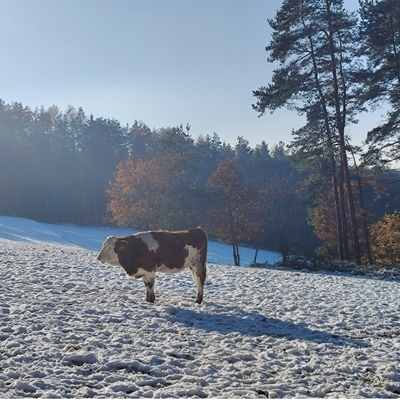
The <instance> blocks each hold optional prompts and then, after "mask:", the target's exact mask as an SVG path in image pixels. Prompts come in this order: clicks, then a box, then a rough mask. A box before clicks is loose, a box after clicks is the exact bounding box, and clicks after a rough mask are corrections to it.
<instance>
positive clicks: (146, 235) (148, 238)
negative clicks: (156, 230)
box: [138, 232, 159, 251]
mask: <svg viewBox="0 0 400 400" xmlns="http://www.w3.org/2000/svg"><path fill="white" fill-rule="evenodd" d="M138 237H139V238H140V239H142V240H143V242H145V243H146V245H147V248H148V249H149V251H156V250H157V249H158V247H159V244H158V243H157V241H156V240H155V239H154V237H153V235H152V234H151V232H142V233H140V234H139V235H138Z"/></svg>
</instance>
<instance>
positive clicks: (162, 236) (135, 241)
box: [97, 227, 207, 304]
mask: <svg viewBox="0 0 400 400" xmlns="http://www.w3.org/2000/svg"><path fill="white" fill-rule="evenodd" d="M206 258H207V234H206V232H205V231H204V230H203V229H202V228H200V227H197V228H194V229H188V230H186V231H148V232H139V233H136V234H133V235H129V236H123V237H115V236H109V237H107V238H106V239H105V241H104V243H103V247H102V249H101V251H100V254H99V256H98V257H97V259H98V260H99V261H100V262H102V263H103V264H110V265H114V266H121V267H122V268H123V269H124V270H125V272H126V273H127V274H128V275H129V276H132V277H134V278H143V281H144V283H145V285H146V290H147V295H146V300H147V301H149V302H151V303H153V302H154V299H155V296H154V283H155V275H156V272H164V273H175V272H179V271H182V270H184V269H186V268H189V269H190V271H191V272H192V275H193V278H194V280H195V282H196V286H197V297H196V303H199V304H200V303H201V302H202V300H203V288H204V281H205V280H206V272H207V269H206Z"/></svg>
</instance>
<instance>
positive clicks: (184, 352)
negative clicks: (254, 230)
mask: <svg viewBox="0 0 400 400" xmlns="http://www.w3.org/2000/svg"><path fill="white" fill-rule="evenodd" d="M29 224H31V225H29ZM57 229H59V232H63V233H62V234H61V233H57ZM69 229H70V230H71V232H74V233H76V232H77V231H79V232H81V235H82V238H84V239H82V240H86V243H89V242H90V240H93V244H96V246H97V242H96V241H97V240H98V239H97V236H98V233H97V232H98V231H96V230H95V229H94V228H93V229H92V228H86V229H85V228H79V229H77V228H76V227H70V228H69ZM34 230H36V233H33V231H34ZM107 234H108V232H106V231H105V236H106V235H107ZM62 235H64V238H65V227H59V228H56V226H49V225H44V224H38V223H34V222H32V221H31V222H29V221H26V220H21V219H13V218H4V217H1V218H0V246H1V247H0V268H1V277H2V279H1V290H0V397H5V398H9V397H47V398H49V397H51V398H57V397H64V398H65V397H81V398H82V397H103V398H104V397H120V398H121V397H133V398H137V397H149V398H152V397H154V398H164V397H200V398H206V397H213V398H241V397H247V398H258V397H260V398H265V397H269V398H283V397H286V398H291V397H303V398H304V397H333V398H338V397H341V398H343V397H346V398H354V397H358V398H359V397H375V398H376V397H385V398H388V397H399V396H400V365H399V360H400V319H399V305H400V286H399V284H400V283H399V281H398V280H389V279H386V280H383V279H371V278H366V277H354V276H347V275H343V274H312V273H307V272H298V271H296V272H294V271H290V270H285V269H272V268H268V269H256V268H245V267H232V266H227V265H217V264H211V263H210V264H208V279H207V283H206V286H205V296H204V303H203V304H201V305H198V304H195V303H194V296H195V293H196V290H195V285H194V282H193V280H192V277H191V275H190V273H189V272H188V271H185V272H183V273H180V274H175V275H165V274H158V275H157V279H156V302H155V303H154V304H150V303H146V302H145V301H144V296H145V288H144V285H143V282H142V281H141V280H134V279H129V278H127V277H126V276H125V274H124V272H123V270H122V269H121V268H120V269H118V268H116V267H111V266H103V265H101V264H100V263H98V262H97V261H96V256H97V251H94V249H93V247H90V246H89V245H87V247H86V248H85V247H84V246H82V242H80V240H81V239H79V238H78V236H79V235H77V236H76V237H75V238H74V242H71V240H72V239H71V238H69V239H68V240H62V237H63V236H62ZM91 238H92V239H91ZM95 242H96V243H95ZM66 243H67V244H66Z"/></svg>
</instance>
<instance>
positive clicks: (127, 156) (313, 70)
mask: <svg viewBox="0 0 400 400" xmlns="http://www.w3.org/2000/svg"><path fill="white" fill-rule="evenodd" d="M269 23H270V25H271V27H272V28H273V36H272V40H271V42H270V44H269V45H268V46H267V48H266V50H267V52H268V55H269V61H271V62H274V63H275V65H276V69H275V72H274V74H273V77H272V81H271V82H270V83H269V84H267V85H266V86H264V87H261V88H259V89H258V90H255V91H254V95H255V98H256V104H254V106H253V107H254V109H255V110H256V111H257V112H258V113H259V114H260V115H262V114H264V113H265V112H266V111H267V110H270V111H274V110H276V109H278V108H281V107H288V108H289V109H292V110H293V111H294V112H298V113H302V114H304V115H305V116H306V125H305V126H303V127H301V128H300V129H298V130H296V131H294V132H293V140H292V142H291V143H290V144H289V145H288V146H286V145H285V144H284V143H281V142H280V143H277V144H273V145H271V147H270V146H269V145H268V144H267V143H265V142H261V143H260V144H258V145H257V146H255V147H254V148H252V147H251V146H250V145H249V142H248V141H247V140H246V139H245V136H240V137H238V138H237V142H236V143H235V144H233V145H231V144H227V143H225V142H222V141H221V139H220V137H219V136H218V134H217V133H215V132H214V133H212V134H207V135H205V136H200V137H198V138H193V137H192V136H191V134H190V126H189V125H186V126H183V125H179V126H176V127H162V128H159V129H150V128H149V127H148V126H146V124H145V123H143V122H141V121H135V122H134V123H133V125H132V126H121V124H120V123H119V122H118V121H117V120H115V119H105V118H101V117H98V118H95V117H94V116H93V115H86V113H85V111H84V110H83V109H81V108H79V109H75V108H74V107H72V106H70V107H69V108H68V109H67V110H65V111H61V110H60V109H59V108H58V107H57V106H53V107H50V108H48V109H44V108H43V107H41V108H37V109H35V110H31V109H30V108H28V107H25V106H23V105H22V104H21V103H18V102H14V103H11V104H6V103H5V102H4V101H0V185H1V187H2V188H3V190H2V191H1V194H0V214H3V215H15V216H21V217H26V218H32V219H36V220H39V221H45V222H57V223H60V222H61V223H74V224H78V225H101V224H118V225H121V226H127V227H132V228H135V229H154V228H161V229H186V228H188V227H195V226H197V225H201V226H202V227H204V228H205V229H206V230H207V231H208V232H209V234H210V236H211V237H213V238H216V239H219V240H221V241H224V242H227V243H229V244H231V245H232V251H233V259H234V263H235V264H240V254H239V245H242V244H247V245H251V246H254V247H255V248H267V249H271V250H277V251H279V252H280V253H281V254H282V256H283V261H284V263H285V264H288V263H300V262H301V261H302V260H304V259H307V260H311V259H314V260H316V262H321V260H340V261H354V262H356V263H357V264H360V263H365V264H368V263H369V264H371V263H380V264H388V263H389V264H398V263H399V260H398V254H399V246H400V244H399V243H400V240H398V239H396V238H398V235H399V231H398V229H399V225H398V211H399V202H400V173H399V171H398V170H396V169H394V168H393V164H391V163H393V161H397V162H399V161H400V151H399V150H400V148H399V146H400V144H399V143H400V136H399V132H400V122H399V121H400V120H399V115H400V107H399V106H400V97H399V93H400V59H399V50H400V35H399V32H400V4H399V2H396V1H395V0H381V1H373V0H362V1H360V9H359V12H358V13H349V12H347V11H346V10H345V9H344V7H343V1H341V0H310V1H304V0H286V1H284V2H283V4H282V7H281V8H280V10H278V13H277V15H276V17H275V18H274V19H273V20H271V21H269ZM377 26H378V27H379V29H375V28H374V27H377ZM382 101H385V104H386V105H387V106H388V114H387V120H386V121H385V122H383V123H382V124H381V125H380V126H378V127H371V131H370V132H366V134H365V140H366V143H367V149H366V150H365V151H364V152H362V151H361V150H360V149H358V148H356V147H355V146H352V144H351V138H350V137H349V136H348V135H347V128H348V127H349V126H350V125H351V124H354V123H356V120H357V118H358V116H359V114H360V113H361V112H365V111H366V110H368V109H370V108H373V107H376V106H377V104H380V103H381V102H382ZM244 134H245V132H244ZM356 160H358V164H359V165H358V164H357V163H356ZM396 212H397V213H396ZM385 249H387V256H385ZM261 261H262V260H261Z"/></svg>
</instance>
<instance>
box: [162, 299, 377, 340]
mask: <svg viewBox="0 0 400 400" xmlns="http://www.w3.org/2000/svg"><path fill="white" fill-rule="evenodd" d="M165 311H166V313H167V318H168V319H169V320H170V321H171V322H172V323H179V324H181V325H185V326H187V327H190V328H192V329H193V328H194V329H198V330H202V331H205V332H210V333H211V332H218V333H220V334H222V335H227V334H230V333H240V334H243V335H248V336H253V337H259V336H264V335H265V336H272V337H276V338H286V339H287V340H295V339H298V340H305V341H312V342H315V343H332V344H334V345H338V346H352V347H368V346H369V345H368V343H367V342H365V341H363V340H362V339H360V338H354V337H351V336H350V332H349V336H347V335H339V334H333V333H329V332H325V331H323V330H316V329H311V328H309V327H308V326H307V324H306V323H304V322H302V323H294V322H291V321H284V320H281V319H277V318H273V317H268V316H265V315H263V314H261V313H259V312H258V311H252V312H246V311H243V310H239V309H237V308H235V309H234V310H233V308H232V307H228V308H227V309H225V307H223V306H221V307H220V310H217V311H218V312H214V313H210V312H209V310H207V309H205V310H199V309H197V310H196V309H186V308H179V307H166V309H165ZM214 311H215V310H214ZM224 311H225V312H224Z"/></svg>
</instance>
